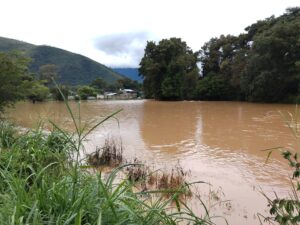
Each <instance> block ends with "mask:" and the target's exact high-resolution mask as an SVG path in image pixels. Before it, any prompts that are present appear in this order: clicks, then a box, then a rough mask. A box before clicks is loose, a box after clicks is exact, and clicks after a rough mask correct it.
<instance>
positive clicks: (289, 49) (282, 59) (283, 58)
mask: <svg viewBox="0 0 300 225" xmlns="http://www.w3.org/2000/svg"><path fill="white" fill-rule="evenodd" d="M299 18H300V10H298V13H297V14H295V15H293V14H288V13H287V14H285V15H283V16H281V17H279V18H270V19H268V20H267V21H266V22H265V24H264V28H265V29H262V28H260V29H259V30H258V31H256V34H255V35H254V36H253V45H252V47H251V49H250V50H249V53H248V59H247V65H246V67H245V71H244V73H243V74H242V82H243V86H242V90H243V92H245V96H246V99H247V100H251V101H269V102H278V101H283V100H284V99H286V98H287V97H288V96H290V95H292V96H297V95H298V89H299V82H300V70H299V68H297V61H298V60H299V59H300V56H299V52H300V45H299V37H300V32H299V30H300V22H299ZM260 23H262V22H260ZM252 26H254V25H252ZM261 26H262V25H261ZM252 29H253V28H252ZM274 87H276V91H275V90H274Z"/></svg>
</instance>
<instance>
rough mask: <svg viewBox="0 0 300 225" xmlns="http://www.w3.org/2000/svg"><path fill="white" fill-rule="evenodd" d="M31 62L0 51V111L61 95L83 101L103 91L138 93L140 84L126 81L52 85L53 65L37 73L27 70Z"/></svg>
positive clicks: (60, 96) (11, 53) (40, 68)
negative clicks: (124, 90)
mask: <svg viewBox="0 0 300 225" xmlns="http://www.w3.org/2000/svg"><path fill="white" fill-rule="evenodd" d="M30 62H31V59H30V58H28V57H26V56H25V55H24V54H23V53H22V52H6V53H5V52H0V80H1V82H0V112H2V111H3V110H4V108H5V107H8V106H11V105H13V104H14V103H15V102H16V101H19V100H24V99H28V100H30V101H32V102H33V103H35V102H37V101H44V100H46V99H53V100H59V101H62V100H63V96H62V94H61V93H63V95H64V96H65V97H66V98H67V97H68V96H69V95H73V96H75V98H76V99H78V100H80V99H81V100H86V99H87V98H88V97H89V96H94V97H96V95H97V94H98V93H102V94H103V93H104V92H119V91H120V89H134V90H136V91H139V90H141V84H139V83H138V82H137V81H132V80H130V79H128V78H123V79H119V80H117V81H116V82H115V83H107V82H106V81H105V80H103V79H101V78H96V79H95V80H94V81H93V82H92V83H91V84H90V85H79V86H67V85H62V84H56V83H55V80H57V79H59V74H58V68H57V66H56V65H53V64H45V65H42V66H40V67H39V70H38V72H37V74H33V73H31V72H30V71H29V69H28V65H29V63H30Z"/></svg>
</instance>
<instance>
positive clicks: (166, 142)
mask: <svg viewBox="0 0 300 225" xmlns="http://www.w3.org/2000/svg"><path fill="white" fill-rule="evenodd" d="M70 104H71V108H72V109H73V111H74V113H75V117H76V118H78V117H79V116H78V103H75V102H71V103H70ZM80 105H81V106H80V115H81V116H80V118H81V121H82V123H87V122H89V123H95V122H96V121H99V120H101V119H103V118H104V116H105V115H108V114H109V113H112V112H114V111H116V110H118V109H123V111H122V112H120V113H119V114H118V115H116V118H115V119H110V120H109V121H107V122H105V124H104V125H101V126H100V127H98V128H97V129H96V130H95V131H94V132H93V133H92V134H91V135H90V136H89V141H88V143H87V144H86V151H87V152H92V151H94V150H95V147H96V146H101V145H102V144H103V142H104V140H105V139H106V138H114V139H117V140H120V141H121V142H122V144H123V146H124V148H125V157H126V158H128V159H130V158H134V157H137V158H139V159H140V160H142V161H143V162H145V163H146V164H148V165H155V166H156V167H159V168H169V167H170V166H172V165H175V164H177V163H178V162H179V163H180V165H182V167H183V168H184V169H185V170H190V174H191V175H190V177H189V180H190V181H205V182H207V183H209V184H199V185H198V186H197V187H196V189H197V190H198V193H199V194H200V196H201V197H203V198H204V199H205V202H206V204H207V206H208V207H209V208H210V210H211V214H212V215H222V216H224V217H225V218H226V219H227V220H228V223H229V224H231V225H241V224H249V225H254V224H260V222H259V220H258V218H257V214H258V213H260V214H262V215H266V216H267V215H268V207H267V201H266V198H265V197H264V196H263V195H262V193H261V191H263V192H264V193H265V194H267V195H268V196H269V197H271V198H273V197H274V192H276V193H277V194H278V195H280V196H286V195H288V191H290V180H289V178H288V177H289V176H290V175H291V169H290V168H289V167H288V165H287V163H286V162H285V161H284V160H283V159H282V157H281V156H280V154H279V153H278V151H275V152H274V154H272V155H271V157H270V159H269V160H268V162H267V163H266V159H267V155H268V151H264V150H265V149H270V148H275V147H285V148H295V146H296V143H295V139H294V138H293V135H292V132H291V130H290V129H289V128H288V126H287V125H286V123H285V122H284V120H285V119H286V118H288V112H294V111H295V106H294V105H283V104H254V103H242V102H201V101H200V102H189V101H182V102H158V101H146V100H128V101H86V102H81V104H80ZM280 112H281V114H284V116H282V115H281V114H280ZM9 116H10V117H12V118H13V120H15V121H16V123H17V124H19V125H20V126H23V127H28V128H29V127H34V126H36V125H37V124H38V121H44V122H45V127H47V126H49V125H48V122H47V121H48V119H51V120H52V121H53V122H55V123H56V124H58V125H59V126H61V127H63V128H64V129H67V130H72V129H74V127H73V126H72V121H71V117H70V116H69V114H68V112H67V110H66V107H65V106H64V104H63V103H60V102H46V103H36V104H31V103H29V102H22V103H18V104H17V105H16V107H15V109H11V110H10V111H9ZM190 201H191V202H193V203H192V206H193V209H194V210H195V211H200V208H201V207H200V204H197V199H192V200H190ZM198 203H199V201H198ZM216 222H217V224H225V222H224V221H223V220H222V219H216Z"/></svg>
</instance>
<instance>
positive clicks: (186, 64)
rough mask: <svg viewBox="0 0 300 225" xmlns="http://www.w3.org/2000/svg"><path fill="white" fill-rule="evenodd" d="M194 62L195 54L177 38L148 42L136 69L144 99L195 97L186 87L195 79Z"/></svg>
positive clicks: (196, 74)
mask: <svg viewBox="0 0 300 225" xmlns="http://www.w3.org/2000/svg"><path fill="white" fill-rule="evenodd" d="M197 60H198V52H196V53H194V52H193V51H192V50H191V49H190V47H188V46H187V44H186V43H185V42H184V41H182V40H181V39H180V38H171V39H163V40H161V41H160V42H159V43H158V44H156V43H155V42H152V41H150V42H148V43H147V46H146V48H145V53H144V56H143V58H142V60H141V62H140V68H139V73H140V74H142V76H143V77H144V83H143V85H144V92H145V96H146V97H147V98H154V99H160V100H179V99H184V98H194V96H193V94H191V92H192V90H191V88H190V86H188V85H189V84H190V83H191V82H192V81H196V80H197V79H198V76H199V69H198V67H197Z"/></svg>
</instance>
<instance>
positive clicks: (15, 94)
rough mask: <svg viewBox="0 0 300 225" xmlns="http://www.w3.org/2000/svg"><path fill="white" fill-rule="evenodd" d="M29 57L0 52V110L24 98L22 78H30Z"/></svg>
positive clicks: (15, 53)
mask: <svg viewBox="0 0 300 225" xmlns="http://www.w3.org/2000/svg"><path fill="white" fill-rule="evenodd" d="M28 63H29V59H28V58H26V57H25V56H24V55H22V54H21V53H17V52H11V53H3V52H0V80H1V82H0V111H3V109H4V107H6V106H10V105H12V104H13V103H15V102H16V101H18V100H20V99H22V98H24V91H25V90H24V87H23V82H24V80H28V78H30V74H29V73H28V70H27V65H28Z"/></svg>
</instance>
